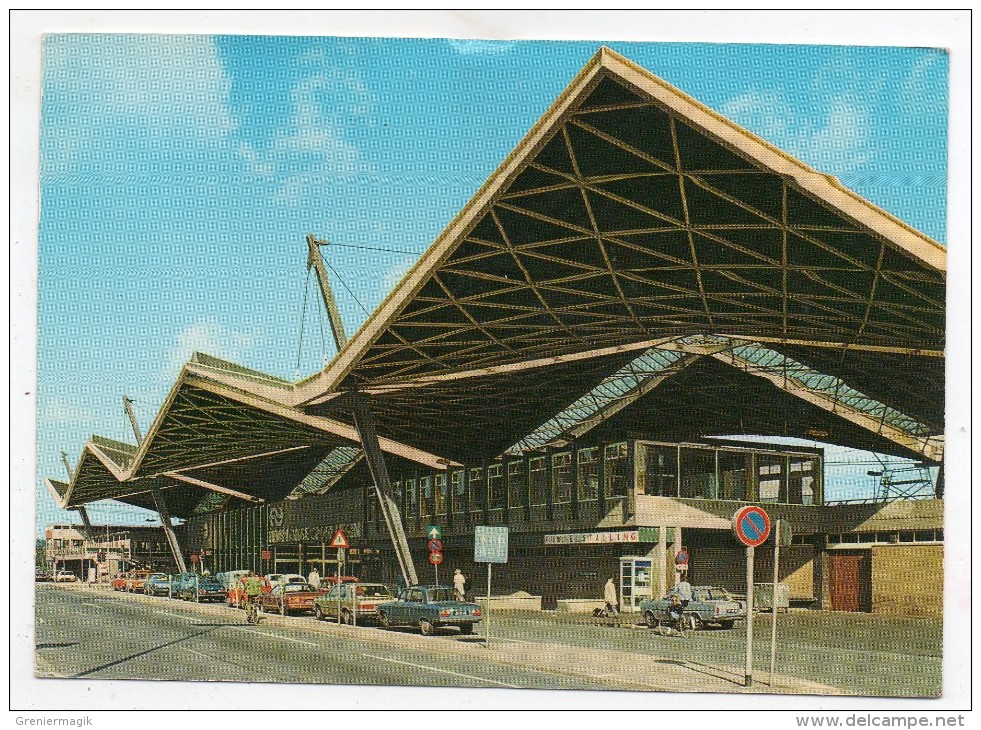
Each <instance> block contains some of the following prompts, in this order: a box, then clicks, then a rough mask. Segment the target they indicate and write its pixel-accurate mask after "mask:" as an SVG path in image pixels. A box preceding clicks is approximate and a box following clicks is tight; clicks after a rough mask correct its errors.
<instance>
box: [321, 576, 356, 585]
mask: <svg viewBox="0 0 981 730" xmlns="http://www.w3.org/2000/svg"><path fill="white" fill-rule="evenodd" d="M359 580H360V579H359V578H356V577H354V576H353V575H342V576H341V578H340V580H338V579H337V576H336V575H322V576H320V585H322V586H325V587H326V586H336V585H337V584H338V583H357V582H358V581H359Z"/></svg>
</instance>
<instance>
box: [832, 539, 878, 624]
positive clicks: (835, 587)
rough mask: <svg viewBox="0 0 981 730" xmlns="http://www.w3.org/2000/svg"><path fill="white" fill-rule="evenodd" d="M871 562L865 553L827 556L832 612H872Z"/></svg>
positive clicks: (836, 553) (833, 553)
mask: <svg viewBox="0 0 981 730" xmlns="http://www.w3.org/2000/svg"><path fill="white" fill-rule="evenodd" d="M871 567H872V560H871V557H870V556H869V554H868V553H867V552H854V553H840V552H832V553H830V554H829V555H828V568H829V575H828V585H829V588H830V590H831V610H832V611H871V610H872V605H871V603H872V571H871Z"/></svg>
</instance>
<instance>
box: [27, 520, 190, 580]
mask: <svg viewBox="0 0 981 730" xmlns="http://www.w3.org/2000/svg"><path fill="white" fill-rule="evenodd" d="M44 559H45V563H47V565H48V566H50V567H51V569H52V570H53V571H58V570H67V571H70V572H71V573H73V574H74V575H75V577H76V578H78V579H79V580H83V581H84V580H89V578H90V577H91V579H92V580H93V581H99V582H104V581H107V580H109V579H111V578H112V577H113V576H114V575H116V574H117V573H120V572H123V571H126V570H132V569H147V570H159V571H162V572H166V573H173V572H174V558H173V555H171V552H170V548H169V547H168V545H167V540H166V538H165V537H164V534H163V530H162V529H161V528H160V527H152V526H149V525H91V526H89V527H86V526H84V525H75V524H70V525H68V524H60V525H48V526H47V527H45V528H44Z"/></svg>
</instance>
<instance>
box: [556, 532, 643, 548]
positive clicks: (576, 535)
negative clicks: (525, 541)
mask: <svg viewBox="0 0 981 730" xmlns="http://www.w3.org/2000/svg"><path fill="white" fill-rule="evenodd" d="M640 541H641V536H640V531H639V530H618V531H616V532H567V533H564V534H561V535H545V537H544V538H543V542H544V544H545V545H590V544H601V543H611V542H640ZM656 541H657V539H656V538H655V542H656Z"/></svg>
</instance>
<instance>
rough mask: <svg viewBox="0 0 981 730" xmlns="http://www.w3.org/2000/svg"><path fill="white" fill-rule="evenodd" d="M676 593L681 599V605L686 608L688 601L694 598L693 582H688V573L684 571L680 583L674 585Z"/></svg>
mask: <svg viewBox="0 0 981 730" xmlns="http://www.w3.org/2000/svg"><path fill="white" fill-rule="evenodd" d="M674 591H675V595H677V596H678V598H680V599H681V607H682V608H686V607H687V606H688V602H689V601H690V600H691V599H692V592H691V583H689V582H688V574H687V573H682V574H681V580H680V581H678V585H676V586H675V587H674Z"/></svg>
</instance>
